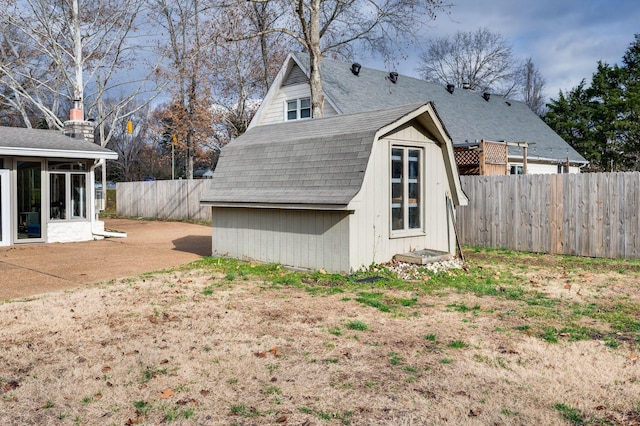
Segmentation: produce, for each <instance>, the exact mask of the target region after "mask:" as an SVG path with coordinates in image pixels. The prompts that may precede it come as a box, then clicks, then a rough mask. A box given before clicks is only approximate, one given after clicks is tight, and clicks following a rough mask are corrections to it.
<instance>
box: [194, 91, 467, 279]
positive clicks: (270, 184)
mask: <svg viewBox="0 0 640 426" xmlns="http://www.w3.org/2000/svg"><path fill="white" fill-rule="evenodd" d="M450 201H451V204H454V205H460V204H466V202H467V199H466V196H465V195H464V193H463V192H462V190H461V189H460V182H459V177H458V174H457V168H456V164H455V159H454V153H453V146H452V143H451V138H450V137H449V135H448V133H447V131H446V129H445V128H444V126H443V124H442V122H441V120H440V118H439V117H438V114H437V112H436V110H435V107H434V105H433V104H431V103H426V104H413V105H404V106H399V107H392V108H388V109H384V110H377V111H367V112H362V113H355V114H344V115H339V116H333V117H329V118H324V119H316V120H300V121H296V122H288V123H279V124H271V125H265V126H258V127H255V128H253V129H250V130H249V131H247V132H246V133H245V134H243V135H242V136H240V137H239V138H237V139H236V140H235V141H234V142H232V143H230V144H229V145H227V146H225V147H224V148H223V149H222V153H221V157H220V160H219V162H218V166H217V168H216V170H215V172H214V177H213V183H212V186H211V188H210V189H209V190H208V191H207V192H206V193H205V194H204V195H203V197H202V199H201V204H203V205H208V206H211V207H212V223H213V225H212V226H213V236H212V247H213V255H214V256H230V257H234V258H240V259H246V260H257V261H261V262H277V263H280V264H283V265H285V266H290V267H296V268H305V269H312V270H314V269H315V270H317V269H324V270H326V271H328V272H352V271H355V270H359V269H362V268H363V267H367V266H369V265H371V264H373V263H384V262H388V261H389V260H391V259H392V258H393V257H394V255H396V254H403V253H409V252H412V251H416V250H424V249H429V250H436V251H440V252H447V253H452V254H453V253H455V247H456V240H455V232H454V223H453V222H454V219H453V217H452V215H451V213H450V212H452V209H451V208H449V206H448V203H449V202H450Z"/></svg>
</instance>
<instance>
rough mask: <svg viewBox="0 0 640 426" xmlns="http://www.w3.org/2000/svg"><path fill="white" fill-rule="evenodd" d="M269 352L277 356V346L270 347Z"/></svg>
mask: <svg viewBox="0 0 640 426" xmlns="http://www.w3.org/2000/svg"><path fill="white" fill-rule="evenodd" d="M269 353H270V354H272V355H273V356H277V355H278V348H277V347H275V346H274V347H272V348H271V349H269Z"/></svg>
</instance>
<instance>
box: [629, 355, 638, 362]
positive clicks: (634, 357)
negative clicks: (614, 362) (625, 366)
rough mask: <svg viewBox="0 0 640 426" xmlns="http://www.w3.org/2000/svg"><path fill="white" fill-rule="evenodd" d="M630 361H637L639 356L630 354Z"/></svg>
mask: <svg viewBox="0 0 640 426" xmlns="http://www.w3.org/2000/svg"><path fill="white" fill-rule="evenodd" d="M629 359H630V360H631V361H637V360H638V354H629Z"/></svg>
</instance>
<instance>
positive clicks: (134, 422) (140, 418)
mask: <svg viewBox="0 0 640 426" xmlns="http://www.w3.org/2000/svg"><path fill="white" fill-rule="evenodd" d="M146 417H147V416H145V415H143V414H140V415H139V416H138V417H136V418H135V419H129V420H127V422H126V423H125V424H127V425H139V424H140V423H142V422H143V421H144V419H145V418H146Z"/></svg>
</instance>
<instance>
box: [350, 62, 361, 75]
mask: <svg viewBox="0 0 640 426" xmlns="http://www.w3.org/2000/svg"><path fill="white" fill-rule="evenodd" d="M360 68H362V66H361V65H360V64H359V63H357V62H354V63H353V64H351V72H352V73H353V75H358V74H360Z"/></svg>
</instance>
